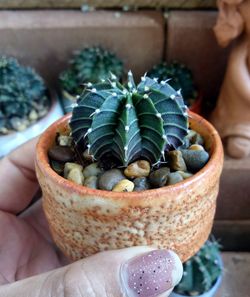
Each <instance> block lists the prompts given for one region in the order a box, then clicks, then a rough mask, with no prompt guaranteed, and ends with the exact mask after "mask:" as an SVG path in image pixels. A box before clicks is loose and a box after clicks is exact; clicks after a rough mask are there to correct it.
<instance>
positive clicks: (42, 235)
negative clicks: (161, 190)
mask: <svg viewBox="0 0 250 297" xmlns="http://www.w3.org/2000/svg"><path fill="white" fill-rule="evenodd" d="M36 141H37V139H33V140H32V141H30V142H28V143H26V144H25V145H23V146H21V147H20V148H18V149H17V150H15V151H14V152H12V153H11V154H10V155H9V156H7V157H5V158H4V159H2V160H1V161H0V263H1V265H0V296H1V297H12V296H13V297H14V296H19V297H31V296H32V297H36V296H39V297H43V296H44V297H45V296H46V297H48V296H53V297H57V296H60V297H61V296H62V297H78V296H79V297H83V296H84V297H106V296H107V297H112V296H114V297H120V296H121V297H124V296H127V297H133V296H139V297H156V296H168V295H169V294H170V292H171V291H172V289H173V287H174V286H175V285H176V284H177V283H178V282H179V281H180V279H181V277H182V272H183V270H182V264H181V262H180V260H179V258H178V256H177V255H176V254H175V253H174V252H171V251H168V250H156V249H155V248H153V247H146V246H141V247H132V248H127V249H122V250H116V251H107V252H102V253H99V254H96V255H94V256H91V257H88V258H85V259H83V260H80V261H77V262H75V263H70V262H69V260H67V259H66V258H65V257H64V256H63V255H62V254H61V253H60V251H59V250H58V249H57V248H56V246H55V245H54V243H53V241H52V238H51V236H50V233H49V229H48V225H47V222H46V219H45V216H44V213H43V210H42V204H41V199H40V200H38V201H37V202H35V203H34V204H32V205H31V206H29V205H30V203H31V201H32V198H33V197H34V195H35V193H36V192H37V191H38V189H39V186H38V182H37V179H36V175H35V169H34V156H35V144H36Z"/></svg>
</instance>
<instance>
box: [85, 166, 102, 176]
mask: <svg viewBox="0 0 250 297" xmlns="http://www.w3.org/2000/svg"><path fill="white" fill-rule="evenodd" d="M101 173H102V169H101V168H99V167H98V163H92V164H90V165H88V166H87V167H85V168H84V170H83V175H84V177H90V176H98V175H99V174H101Z"/></svg>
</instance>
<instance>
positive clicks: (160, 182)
mask: <svg viewBox="0 0 250 297" xmlns="http://www.w3.org/2000/svg"><path fill="white" fill-rule="evenodd" d="M169 173H170V169H169V168H168V167H162V168H160V169H157V170H155V171H153V172H152V173H151V174H150V175H149V182H150V184H151V185H152V186H153V187H155V188H160V187H163V186H165V185H166V182H167V180H168V175H169Z"/></svg>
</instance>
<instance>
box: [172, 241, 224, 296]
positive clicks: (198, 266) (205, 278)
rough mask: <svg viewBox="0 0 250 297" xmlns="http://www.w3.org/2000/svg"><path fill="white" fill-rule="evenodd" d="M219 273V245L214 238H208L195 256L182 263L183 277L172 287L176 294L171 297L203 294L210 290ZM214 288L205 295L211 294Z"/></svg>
mask: <svg viewBox="0 0 250 297" xmlns="http://www.w3.org/2000/svg"><path fill="white" fill-rule="evenodd" d="M221 274H222V260H221V256H220V245H219V244H218V242H216V241H215V240H214V239H212V240H208V241H207V242H206V243H205V244H204V245H203V246H202V248H201V249H200V250H199V251H198V253H196V254H195V256H193V257H192V258H191V259H189V260H188V261H187V262H185V263H184V264H183V277H182V279H181V281H180V283H179V284H178V285H177V286H176V287H175V289H174V292H175V293H176V294H177V295H174V294H173V295H172V297H177V296H203V294H204V293H206V292H209V291H210V290H212V288H213V286H215V285H216V283H217V281H218V280H219V278H220V276H221ZM218 282H219V281H218ZM215 289H217V288H215ZM215 289H214V290H213V291H212V292H211V293H210V294H208V295H206V296H213V294H214V293H215V292H216V290H215ZM178 294H179V295H178Z"/></svg>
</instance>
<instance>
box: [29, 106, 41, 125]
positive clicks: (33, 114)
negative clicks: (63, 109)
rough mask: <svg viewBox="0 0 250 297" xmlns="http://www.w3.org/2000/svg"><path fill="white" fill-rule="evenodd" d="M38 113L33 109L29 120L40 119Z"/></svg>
mask: <svg viewBox="0 0 250 297" xmlns="http://www.w3.org/2000/svg"><path fill="white" fill-rule="evenodd" d="M38 117H39V116H38V113H37V112H36V111H35V110H34V109H32V110H31V112H30V113H29V120H31V121H32V122H34V121H36V120H37V119H38Z"/></svg>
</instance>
